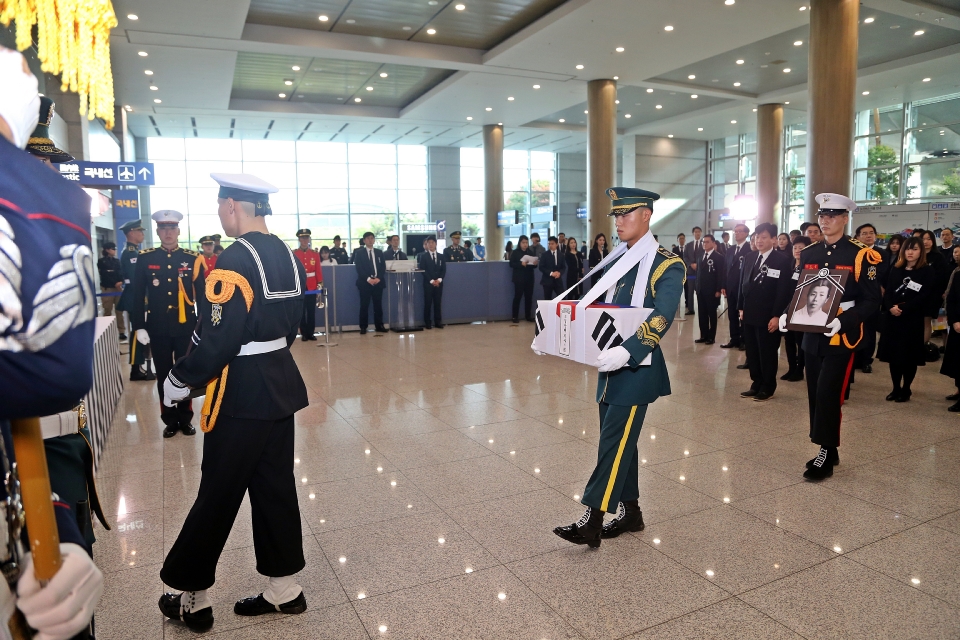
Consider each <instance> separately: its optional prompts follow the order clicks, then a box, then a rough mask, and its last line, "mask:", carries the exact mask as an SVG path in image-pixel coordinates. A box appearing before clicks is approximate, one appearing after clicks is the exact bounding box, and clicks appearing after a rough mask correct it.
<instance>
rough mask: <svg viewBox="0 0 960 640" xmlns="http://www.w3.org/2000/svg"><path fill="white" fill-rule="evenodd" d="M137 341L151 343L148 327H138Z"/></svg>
mask: <svg viewBox="0 0 960 640" xmlns="http://www.w3.org/2000/svg"><path fill="white" fill-rule="evenodd" d="M137 342H139V343H140V344H150V335H149V334H147V330H146V329H137Z"/></svg>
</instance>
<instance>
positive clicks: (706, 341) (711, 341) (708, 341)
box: [703, 340, 716, 344]
mask: <svg viewBox="0 0 960 640" xmlns="http://www.w3.org/2000/svg"><path fill="white" fill-rule="evenodd" d="M703 342H704V344H713V343H714V342H716V340H704V341H703Z"/></svg>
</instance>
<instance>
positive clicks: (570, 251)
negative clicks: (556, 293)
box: [563, 238, 583, 300]
mask: <svg viewBox="0 0 960 640" xmlns="http://www.w3.org/2000/svg"><path fill="white" fill-rule="evenodd" d="M563 258H564V260H566V262H567V289H569V288H570V287H573V285H575V284H577V283H578V282H580V278H582V277H583V258H582V257H580V252H579V251H577V239H576V238H569V239H567V251H566V252H565V253H564V254H563ZM582 295H583V285H580V286H578V287H575V288H574V289H573V290H571V291H570V293H568V294H567V300H579V299H580V296H582Z"/></svg>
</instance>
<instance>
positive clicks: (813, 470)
mask: <svg viewBox="0 0 960 640" xmlns="http://www.w3.org/2000/svg"><path fill="white" fill-rule="evenodd" d="M831 449H832V447H831ZM833 450H834V451H836V449H833ZM832 475H833V463H832V462H831V461H830V449H827V448H826V447H820V453H818V454H817V457H816V458H814V459H813V464H811V465H810V468H809V469H807V470H806V471H804V472H803V477H804V478H806V479H807V480H823V479H824V478H829V477H830V476H832Z"/></svg>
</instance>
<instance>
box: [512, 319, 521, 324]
mask: <svg viewBox="0 0 960 640" xmlns="http://www.w3.org/2000/svg"><path fill="white" fill-rule="evenodd" d="M510 322H512V323H513V324H519V323H520V320H518V319H517V318H514V319H513V320H511V321H510Z"/></svg>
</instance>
